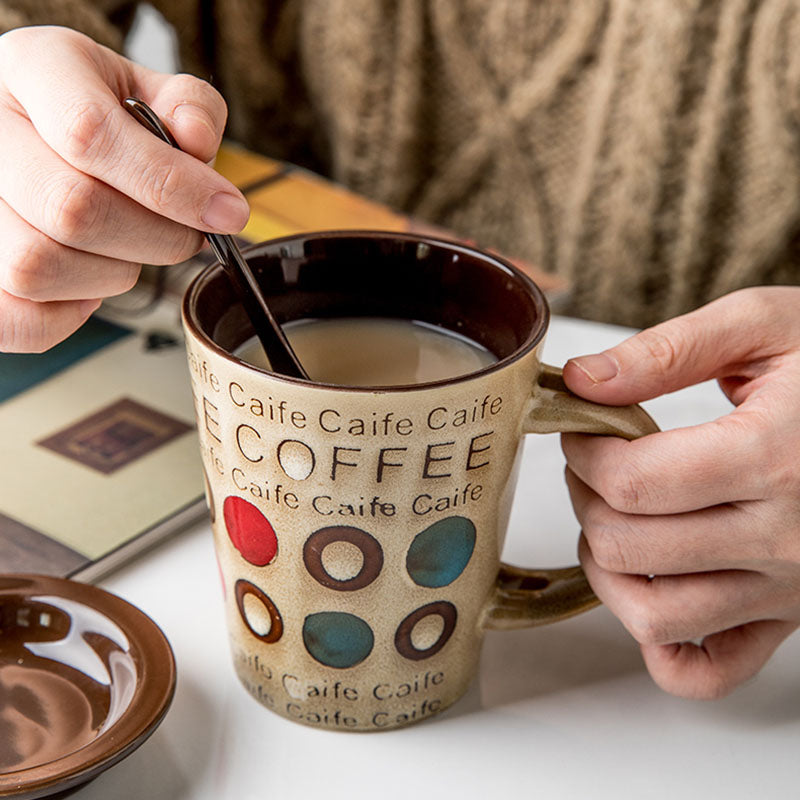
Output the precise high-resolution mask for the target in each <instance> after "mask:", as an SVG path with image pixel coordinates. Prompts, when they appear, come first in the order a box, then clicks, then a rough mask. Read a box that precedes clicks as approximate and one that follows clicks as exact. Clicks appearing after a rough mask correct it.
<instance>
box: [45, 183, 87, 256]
mask: <svg viewBox="0 0 800 800" xmlns="http://www.w3.org/2000/svg"><path fill="white" fill-rule="evenodd" d="M98 194H99V193H98V191H97V184H96V181H95V180H94V179H93V178H90V177H88V176H86V175H76V176H74V177H73V176H70V177H69V178H66V179H62V180H61V181H60V182H59V184H58V185H57V187H56V189H55V190H54V191H52V192H51V193H50V194H49V196H48V198H47V199H46V201H45V224H46V225H47V229H48V232H50V233H51V235H52V236H53V238H54V239H56V240H57V241H60V242H62V243H63V244H69V245H73V246H76V245H81V244H84V243H85V242H86V241H87V240H88V239H89V238H90V237H91V235H92V231H93V230H94V229H95V228H96V226H97V223H98V217H99V215H100V211H101V209H100V203H99V202H98V200H99V197H98Z"/></svg>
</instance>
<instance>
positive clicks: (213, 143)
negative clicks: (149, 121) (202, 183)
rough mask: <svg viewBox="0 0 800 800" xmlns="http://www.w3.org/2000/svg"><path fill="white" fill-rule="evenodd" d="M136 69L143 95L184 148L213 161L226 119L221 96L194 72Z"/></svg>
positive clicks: (198, 156)
mask: <svg viewBox="0 0 800 800" xmlns="http://www.w3.org/2000/svg"><path fill="white" fill-rule="evenodd" d="M135 69H136V70H137V73H138V74H137V84H138V88H139V90H140V97H141V98H142V99H143V100H144V101H145V102H146V103H147V104H148V105H150V107H151V108H152V109H153V111H155V113H156V114H158V116H159V117H161V119H162V120H164V122H165V123H166V125H167V127H168V128H169V130H170V133H171V134H172V135H173V136H174V137H175V140H176V141H177V142H178V145H179V146H180V148H181V150H184V151H185V152H187V153H190V154H191V155H193V156H194V157H195V158H199V159H200V160H201V161H205V162H206V163H210V162H211V161H212V160H213V158H214V156H215V155H216V152H217V150H218V149H219V145H220V142H221V141H222V134H223V131H224V129H225V121H226V119H227V113H228V112H227V107H226V105H225V101H224V100H223V98H222V95H220V93H219V92H218V91H217V90H216V89H215V88H214V87H213V86H211V84H210V83H207V82H206V81H204V80H201V79H200V78H195V77H194V76H193V75H185V74H181V75H163V74H159V73H155V72H151V71H150V70H146V69H144V68H139V67H135Z"/></svg>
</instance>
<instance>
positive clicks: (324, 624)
mask: <svg viewBox="0 0 800 800" xmlns="http://www.w3.org/2000/svg"><path fill="white" fill-rule="evenodd" d="M374 642H375V637H374V635H373V633H372V628H370V627H369V625H367V623H366V622H364V620H363V619H361V618H359V617H356V616H354V615H353V614H345V613H344V612H342V611H320V612H319V613H317V614H309V615H308V616H307V617H306V619H305V622H304V623H303V644H305V646H306V650H308V652H309V654H310V655H311V656H312V658H314V659H316V660H317V661H319V663H320V664H324V665H325V666H326V667H335V668H336V669H347V668H348V667H354V666H355V665H356V664H359V663H361V662H362V661H363V660H364V659H365V658H366V657H367V656H368V655H369V654H370V653H371V652H372V645H373V644H374Z"/></svg>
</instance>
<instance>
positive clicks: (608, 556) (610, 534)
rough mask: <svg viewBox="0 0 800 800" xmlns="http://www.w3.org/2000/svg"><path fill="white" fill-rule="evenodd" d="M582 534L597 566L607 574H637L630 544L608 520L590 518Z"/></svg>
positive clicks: (634, 557)
mask: <svg viewBox="0 0 800 800" xmlns="http://www.w3.org/2000/svg"><path fill="white" fill-rule="evenodd" d="M583 532H584V534H585V535H586V538H587V539H588V541H589V546H590V547H591V550H592V556H593V557H594V560H595V561H596V562H597V565H598V566H599V567H600V568H601V569H604V570H606V571H607V572H617V573H627V574H637V573H638V572H639V570H638V569H637V562H638V559H637V558H636V556H635V554H634V553H633V552H632V551H631V548H630V543H629V542H628V540H627V539H626V537H624V536H623V535H622V534H621V531H620V529H619V526H617V525H614V524H613V523H611V522H610V521H608V520H598V519H592V518H591V515H590V518H589V519H587V520H586V521H585V522H584V525H583Z"/></svg>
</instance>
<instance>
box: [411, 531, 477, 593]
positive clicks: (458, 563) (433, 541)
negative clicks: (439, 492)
mask: <svg viewBox="0 0 800 800" xmlns="http://www.w3.org/2000/svg"><path fill="white" fill-rule="evenodd" d="M474 549H475V525H473V523H472V520H469V519H467V518H466V517H448V518H447V519H442V520H439V521H438V522H434V523H433V525H431V526H430V527H429V528H426V529H425V530H424V531H422V533H419V534H417V536H416V537H415V539H414V541H413V542H412V543H411V547H409V548H408V555H407V556H406V569H407V570H408V574H409V575H410V576H411V580H413V581H414V583H416V584H417V585H418V586H428V587H430V588H437V587H439V586H447V585H448V584H449V583H452V582H453V581H454V580H455V579H456V578H457V577H458V576H459V575H460V574H461V573H462V572H463V571H464V568H465V567H466V566H467V564H468V563H469V560H470V558H471V557H472V551H473V550H474Z"/></svg>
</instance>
